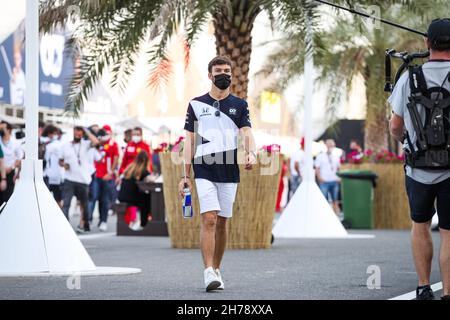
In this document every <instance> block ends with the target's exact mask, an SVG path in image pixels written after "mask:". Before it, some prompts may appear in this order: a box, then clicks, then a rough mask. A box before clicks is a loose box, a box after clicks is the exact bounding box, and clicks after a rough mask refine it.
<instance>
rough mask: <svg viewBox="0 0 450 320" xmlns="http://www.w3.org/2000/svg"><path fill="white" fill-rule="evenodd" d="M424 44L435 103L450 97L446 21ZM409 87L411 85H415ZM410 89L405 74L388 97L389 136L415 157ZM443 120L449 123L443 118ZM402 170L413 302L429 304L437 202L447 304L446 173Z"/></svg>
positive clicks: (449, 214)
mask: <svg viewBox="0 0 450 320" xmlns="http://www.w3.org/2000/svg"><path fill="white" fill-rule="evenodd" d="M425 43H426V46H427V48H428V49H429V50H430V60H429V61H428V62H427V63H425V64H424V65H423V66H422V71H423V75H424V78H425V82H426V86H427V88H428V89H430V88H432V90H434V89H436V90H438V91H436V92H435V93H438V95H437V99H440V97H439V96H440V93H439V92H441V93H444V98H447V97H448V95H449V92H450V82H449V81H448V80H449V76H450V19H436V20H433V22H432V23H431V24H430V26H429V28H428V32H427V37H426V39H425ZM412 76H413V78H414V79H417V77H414V76H416V75H415V74H412ZM418 80H420V79H418ZM417 82H419V81H417ZM412 84H414V85H415V83H412ZM410 85H411V83H410V74H409V72H406V73H405V74H403V75H402V77H401V78H400V79H399V81H398V82H397V84H396V85H395V88H394V91H393V93H392V95H391V96H390V97H389V100H388V101H389V103H390V105H391V106H392V109H393V111H392V118H391V120H390V132H391V135H392V136H393V137H394V138H395V139H396V140H398V141H399V142H401V143H404V148H405V150H407V151H408V152H416V150H417V146H418V143H417V141H418V139H417V134H416V132H415V129H414V124H413V122H412V120H411V114H410V112H409V110H408V107H407V105H408V103H409V102H410V100H409V99H410V98H411V97H412V93H411V91H412V90H411V86H410ZM430 92H431V90H427V94H428V93H430ZM431 97H432V94H431ZM412 101H414V100H412ZM416 108H417V111H418V113H419V116H420V118H421V119H420V120H421V121H422V123H425V122H426V118H425V117H426V112H425V111H426V110H425V108H424V107H423V106H422V105H421V104H416ZM448 109H449V108H447V110H448ZM447 115H448V113H447ZM445 121H448V118H447V119H446V120H445ZM405 137H406V139H405ZM413 164H414V162H413ZM405 171H406V177H405V182H406V190H407V194H408V198H409V205H410V209H411V219H412V232H411V240H412V251H413V258H414V263H415V267H416V272H417V275H418V287H417V289H416V299H417V300H433V299H434V293H433V290H432V288H431V287H430V274H431V264H432V260H433V242H432V238H431V232H430V226H431V220H432V218H433V215H434V214H435V212H436V211H435V208H434V205H435V203H436V204H437V212H438V216H439V228H440V235H441V248H440V257H439V262H440V269H441V276H442V284H443V288H442V297H441V298H442V299H443V300H450V201H449V199H450V170H449V169H435V170H431V169H428V168H426V167H425V168H424V167H422V168H417V167H416V166H415V165H412V164H411V163H408V162H407V164H406V166H405Z"/></svg>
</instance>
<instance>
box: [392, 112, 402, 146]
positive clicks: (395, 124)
mask: <svg viewBox="0 0 450 320" xmlns="http://www.w3.org/2000/svg"><path fill="white" fill-rule="evenodd" d="M389 131H390V133H391V135H392V136H393V137H394V139H395V140H397V141H398V142H401V143H403V140H404V137H405V122H404V121H403V118H402V117H400V116H399V115H397V114H395V113H393V114H392V118H391V121H390V122H389Z"/></svg>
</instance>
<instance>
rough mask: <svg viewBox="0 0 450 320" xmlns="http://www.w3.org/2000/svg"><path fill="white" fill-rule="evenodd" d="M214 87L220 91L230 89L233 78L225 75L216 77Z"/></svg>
mask: <svg viewBox="0 0 450 320" xmlns="http://www.w3.org/2000/svg"><path fill="white" fill-rule="evenodd" d="M214 85H215V86H216V87H217V88H219V89H220V90H226V89H228V88H229V87H230V85H231V76H230V75H229V74H225V73H221V74H218V75H217V76H214Z"/></svg>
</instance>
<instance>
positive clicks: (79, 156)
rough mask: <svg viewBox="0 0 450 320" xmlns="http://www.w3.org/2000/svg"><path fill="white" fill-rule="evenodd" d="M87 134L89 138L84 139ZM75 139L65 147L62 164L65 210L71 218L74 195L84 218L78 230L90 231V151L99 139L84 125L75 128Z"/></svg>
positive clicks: (66, 214)
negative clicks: (63, 170)
mask: <svg viewBox="0 0 450 320" xmlns="http://www.w3.org/2000/svg"><path fill="white" fill-rule="evenodd" d="M85 135H86V136H87V138H88V140H85V139H83V138H84V136H85ZM73 136H74V138H73V141H71V142H69V143H67V144H65V145H64V147H63V152H62V158H61V159H60V165H61V166H63V167H64V169H65V175H64V188H63V190H64V191H63V194H64V204H63V212H64V215H65V216H66V218H67V219H69V208H70V203H71V201H72V198H73V196H75V197H76V198H77V200H78V201H79V202H80V207H81V211H82V219H81V221H80V225H79V226H78V228H77V232H80V233H83V232H89V231H90V230H91V229H90V227H89V217H88V200H89V184H90V183H91V179H92V177H91V171H90V168H91V163H90V162H91V161H92V160H91V158H90V156H89V152H90V150H91V148H94V147H95V146H97V145H98V143H99V141H98V139H97V138H96V137H95V136H94V135H93V134H92V133H91V132H90V131H89V130H88V129H85V128H83V127H75V128H74V129H73Z"/></svg>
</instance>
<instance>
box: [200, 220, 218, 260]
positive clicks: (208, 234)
mask: <svg viewBox="0 0 450 320" xmlns="http://www.w3.org/2000/svg"><path fill="white" fill-rule="evenodd" d="M216 226H217V211H209V212H205V213H203V214H202V225H201V230H200V246H201V249H202V256H203V263H204V264H205V268H209V267H212V266H213V265H214V250H215V242H216V241H215V237H216Z"/></svg>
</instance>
